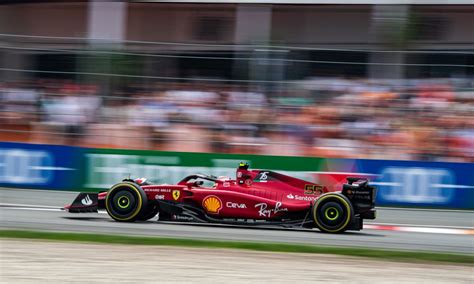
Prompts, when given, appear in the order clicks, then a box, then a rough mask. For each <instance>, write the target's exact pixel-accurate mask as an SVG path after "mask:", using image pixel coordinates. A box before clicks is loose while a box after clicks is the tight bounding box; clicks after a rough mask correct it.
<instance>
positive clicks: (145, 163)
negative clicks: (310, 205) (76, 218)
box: [83, 149, 325, 190]
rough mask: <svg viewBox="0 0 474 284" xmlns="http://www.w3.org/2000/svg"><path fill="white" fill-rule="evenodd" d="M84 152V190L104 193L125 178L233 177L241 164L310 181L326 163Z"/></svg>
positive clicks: (296, 159) (299, 159) (162, 180)
mask: <svg viewBox="0 0 474 284" xmlns="http://www.w3.org/2000/svg"><path fill="white" fill-rule="evenodd" d="M84 150H85V154H84V160H83V163H84V167H83V169H84V170H83V175H84V177H83V180H84V188H85V189H88V190H100V189H106V188H108V187H110V186H111V185H112V184H114V183H116V182H118V181H120V180H122V179H124V178H127V177H128V176H131V177H146V178H147V179H148V180H149V181H151V182H154V183H176V182H178V181H179V180H181V179H182V178H183V177H185V176H186V175H189V174H194V173H203V174H211V175H215V176H229V177H234V176H235V170H236V168H237V166H238V164H239V163H240V162H248V163H249V164H250V166H251V168H260V169H272V170H281V171H285V172H292V173H294V175H297V176H299V177H301V178H306V179H311V177H310V175H309V172H310V171H318V170H321V168H322V165H323V163H324V160H325V159H322V158H305V157H275V156H256V155H232V154H209V153H182V152H158V151H139V150H112V149H84ZM298 172H299V173H298ZM306 172H308V173H306Z"/></svg>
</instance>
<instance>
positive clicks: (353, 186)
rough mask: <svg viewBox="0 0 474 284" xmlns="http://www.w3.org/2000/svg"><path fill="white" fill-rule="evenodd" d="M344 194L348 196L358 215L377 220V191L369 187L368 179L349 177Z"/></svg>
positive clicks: (343, 189)
mask: <svg viewBox="0 0 474 284" xmlns="http://www.w3.org/2000/svg"><path fill="white" fill-rule="evenodd" d="M342 194H343V195H345V196H347V198H349V200H350V201H351V203H352V206H354V210H355V211H356V213H359V214H361V216H363V217H364V218H365V219H375V210H374V207H375V198H376V194H377V189H376V188H375V187H374V186H370V185H369V180H368V179H366V178H357V177H348V178H347V183H346V184H344V185H343V186H342Z"/></svg>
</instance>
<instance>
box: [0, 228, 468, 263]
mask: <svg viewBox="0 0 474 284" xmlns="http://www.w3.org/2000/svg"><path fill="white" fill-rule="evenodd" d="M0 237H1V238H20V239H37V240H54V241H73V242H89V243H105V244H127V245H152V246H180V247H199V248H227V249H246V250H255V251H267V252H297V253H319V254H336V255H346V256H358V257H371V258H380V259H384V260H392V261H407V262H444V263H460V264H468V265H473V264H474V256H473V255H468V254H447V253H436V252H418V251H396V250H380V249H372V248H350V247H326V246H313V245H305V244H288V243H261V242H241V241H211V240H196V239H179V238H161V237H140V236H123V235H120V236H118V235H106V234H88V233H69V232H44V231H23V230H0Z"/></svg>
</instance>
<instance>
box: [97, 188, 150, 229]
mask: <svg viewBox="0 0 474 284" xmlns="http://www.w3.org/2000/svg"><path fill="white" fill-rule="evenodd" d="M147 205H148V200H147V197H146V194H145V192H144V191H143V189H142V188H141V187H140V186H139V185H137V184H135V183H132V182H121V183H118V184H116V185H114V186H112V188H111V189H110V190H109V191H108V192H107V197H106V199H105V209H106V210H107V213H108V214H109V216H110V217H112V219H114V220H116V221H119V222H134V221H135V220H137V219H138V218H140V216H141V215H142V214H143V212H144V211H145V210H146V208H147Z"/></svg>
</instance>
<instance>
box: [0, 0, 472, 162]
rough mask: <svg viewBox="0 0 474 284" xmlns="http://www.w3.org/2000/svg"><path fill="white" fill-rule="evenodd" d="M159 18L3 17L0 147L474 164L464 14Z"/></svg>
mask: <svg viewBox="0 0 474 284" xmlns="http://www.w3.org/2000/svg"><path fill="white" fill-rule="evenodd" d="M162 2H163V1H123V2H109V1H2V4H0V113H1V115H0V125H1V126H0V141H15V142H28V143H38V144H64V145H75V146H85V147H96V148H127V149H146V150H163V151H183V152H219V153H239V154H244V153H245V154H267V155H288V156H317V157H344V158H368V159H400V160H424V161H452V162H474V29H473V27H474V17H473V15H474V7H473V6H472V5H384V4H385V3H384V1H373V3H374V4H371V5H318V3H323V2H321V1H311V3H313V4H316V5H291V4H287V3H292V1H272V2H273V4H271V3H268V4H248V3H247V4H246V3H238V2H239V1H233V2H234V3H228V4H219V5H217V4H215V3H213V2H219V1H205V2H208V3H207V4H202V3H200V4H196V3H183V2H193V1H167V2H168V3H162ZM170 2H172V3H170ZM240 2H251V1H240ZM264 2H266V1H264ZM303 2H304V1H303ZM412 2H413V3H415V4H416V3H417V2H422V1H412ZM461 2H462V1H461ZM466 2H468V1H466ZM281 3H286V4H281ZM380 4H382V5H380Z"/></svg>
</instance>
